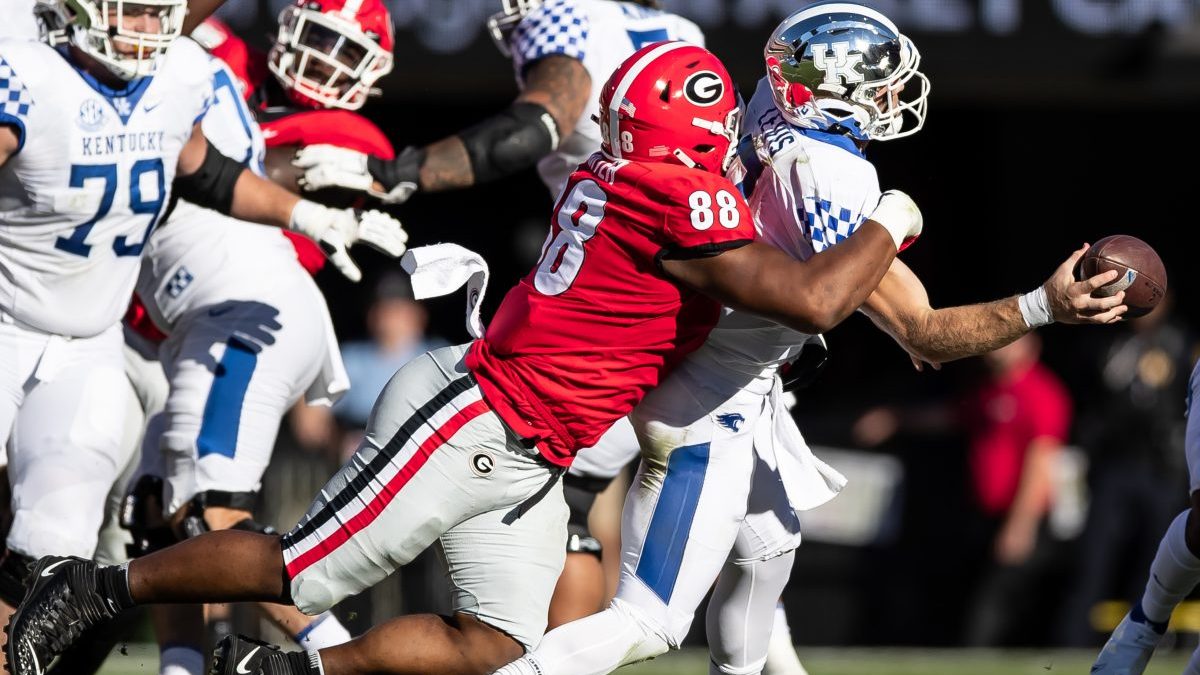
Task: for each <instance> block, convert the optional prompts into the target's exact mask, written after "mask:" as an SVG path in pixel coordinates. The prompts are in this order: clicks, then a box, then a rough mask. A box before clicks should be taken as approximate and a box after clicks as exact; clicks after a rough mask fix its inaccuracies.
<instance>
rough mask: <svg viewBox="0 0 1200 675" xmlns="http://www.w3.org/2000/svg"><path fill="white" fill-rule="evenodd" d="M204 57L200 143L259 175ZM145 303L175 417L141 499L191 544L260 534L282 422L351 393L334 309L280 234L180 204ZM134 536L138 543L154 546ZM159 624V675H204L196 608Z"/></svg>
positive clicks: (157, 423)
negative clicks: (233, 532) (206, 79)
mask: <svg viewBox="0 0 1200 675" xmlns="http://www.w3.org/2000/svg"><path fill="white" fill-rule="evenodd" d="M185 39H186V38H185ZM181 42H182V40H181ZM177 48H178V46H176V47H173V48H172V52H171V53H169V54H168V60H170V59H171V58H173V56H174V50H175V49H177ZM205 56H206V59H207V66H208V70H209V72H210V74H211V78H212V84H213V90H214V99H213V103H212V106H211V107H210V108H209V109H208V111H207V112H206V113H205V115H204V119H203V121H202V122H201V129H202V130H203V132H204V135H205V137H206V138H207V139H208V140H209V142H211V143H212V144H213V146H214V147H216V148H217V149H218V150H219V151H220V152H221V153H222V154H224V155H226V156H228V157H234V158H237V159H239V160H240V161H241V162H242V163H243V164H244V165H245V166H246V167H247V168H249V169H250V170H252V171H254V172H255V173H256V174H258V175H263V174H264V170H263V156H264V152H265V144H264V142H263V137H262V133H261V131H260V130H259V127H258V124H257V123H256V122H255V121H254V117H253V116H252V115H251V113H250V111H249V110H248V109H247V107H246V103H245V101H244V100H243V98H242V96H241V93H240V91H238V89H237V87H236V85H235V84H234V83H235V82H236V80H235V78H234V75H233V73H232V72H231V71H230V70H229V68H228V67H227V66H226V65H225V64H224V63H223V62H222V61H220V60H219V59H217V58H215V57H211V56H208V55H205ZM136 290H137V294H138V297H139V298H140V299H141V301H142V303H143V304H144V306H145V308H146V311H147V313H148V315H149V317H150V318H151V319H152V320H153V322H154V325H155V326H156V327H157V328H158V329H159V330H160V331H162V332H163V333H165V334H166V335H167V336H168V337H167V338H166V340H165V341H163V342H162V343H161V344H160V345H159V346H158V359H159V361H160V362H161V364H162V367H163V370H164V371H165V374H166V376H167V378H168V381H169V387H170V391H169V394H168V397H167V399H166V402H165V403H166V405H165V409H163V410H162V411H161V412H159V413H158V414H156V415H154V416H153V417H152V418H151V419H150V421H149V424H148V427H147V433H146V435H145V438H144V440H143V446H142V469H141V470H142V472H144V474H145V475H146V476H147V477H146V478H143V479H142V481H143V484H142V486H140V487H141V488H142V489H138V488H135V490H134V493H135V494H138V495H139V497H146V496H147V494H146V493H147V492H148V491H153V490H154V488H153V487H152V486H151V485H148V484H146V481H151V482H155V483H156V482H157V481H158V480H161V483H159V485H160V486H161V487H160V490H161V495H156V497H159V496H160V497H161V506H162V514H161V515H162V516H163V517H165V518H172V517H174V516H176V515H177V514H179V513H181V512H182V513H185V514H186V517H185V519H184V523H185V526H184V528H183V529H184V530H185V533H186V534H187V535H192V534H195V533H199V532H202V531H207V530H209V529H227V528H230V527H235V528H239V529H250V530H255V531H262V530H263V529H264V528H263V526H262V525H259V524H258V523H256V522H255V521H254V519H253V514H252V510H253V508H254V505H255V501H256V496H257V491H258V489H259V486H260V481H261V478H262V475H263V472H264V471H265V470H266V467H267V464H268V462H269V461H270V458H271V453H272V449H273V448H274V444H275V437H276V434H277V432H278V430H279V423H280V420H281V419H282V417H283V414H284V413H285V412H286V411H287V410H288V409H289V408H290V407H291V406H292V405H293V404H295V403H296V402H297V401H298V400H299V399H301V398H304V399H305V400H306V401H307V402H308V403H310V404H313V405H331V404H332V403H333V402H334V401H336V400H337V398H339V397H340V396H341V394H342V393H343V392H344V391H345V390H346V389H347V388H348V386H349V382H348V380H347V377H346V374H345V371H344V369H343V367H342V362H341V356H340V354H339V352H338V348H337V340H336V338H335V336H334V333H333V325H332V321H331V319H330V318H329V310H328V308H327V307H326V305H325V299H324V297H323V296H322V295H321V292H320V290H319V289H318V288H317V286H316V284H315V283H314V282H313V280H312V278H311V276H310V275H309V274H308V272H307V271H305V269H304V268H303V267H302V266H301V265H300V263H299V262H298V261H297V259H296V250H295V248H294V247H293V246H292V244H291V242H290V240H289V239H288V238H286V237H284V236H282V234H281V233H280V231H279V230H278V229H276V228H271V227H265V226H262V225H256V224H253V223H247V222H244V221H240V220H236V219H234V218H231V217H228V216H224V215H222V214H220V213H218V212H216V211H213V210H211V209H208V208H204V207H201V206H198V205H196V204H193V203H191V202H189V201H184V200H180V201H179V203H178V204H177V205H176V207H175V209H174V210H173V211H172V212H171V214H170V216H169V218H168V219H167V221H166V222H165V223H164V224H163V225H162V227H160V228H159V229H158V230H157V231H156V232H155V233H154V235H153V236H152V237H151V239H150V244H149V246H148V247H147V249H146V254H145V260H144V261H143V263H142V269H141V274H140V275H139V278H138V282H137V286H136ZM214 364H215V365H216V367H215V368H214V367H213V366H214ZM155 503H158V500H157V499H155ZM139 515H141V516H143V517H145V518H147V519H149V520H151V521H153V520H157V518H158V514H139ZM138 534H139V536H138V537H137V540H138V541H139V542H146V541H147V539H150V538H152V537H147V535H146V533H145V532H139V533H138ZM165 543H166V542H157V543H156V545H147V546H145V548H144V550H143V552H149V551H151V550H154V549H155V548H157V547H158V545H162V544H165ZM155 611H156V619H157V621H156V627H157V632H158V637H159V643H160V645H162V646H163V654H162V657H161V658H160V673H161V674H162V675H200V674H201V672H202V670H203V667H204V656H203V652H202V651H201V645H202V641H203V638H204V634H203V630H201V627H202V626H203V619H202V616H201V609H200V607H199V606H194V605H174V606H170V607H164V608H156V610H155ZM268 615H269V616H270V617H271V618H272V619H274V620H275V621H276V622H277V623H278V624H279V625H280V627H281V628H282V629H284V630H285V632H287V633H288V634H289V635H292V636H296V635H305V634H306V633H307V631H306V630H305V629H307V628H309V627H315V626H323V627H324V628H323V629H322V631H321V632H322V633H326V632H328V631H329V630H330V629H335V633H334V638H335V639H333V640H328V641H324V642H322V643H321V644H320V645H319V646H331V645H332V644H337V643H339V642H341V641H344V640H348V639H349V637H350V636H349V634H348V633H347V632H346V631H345V629H344V628H341V627H340V625H339V623H338V621H337V619H335V618H333V617H332V616H330V615H322V616H321V617H318V618H317V619H316V620H314V619H313V618H312V617H308V616H306V615H304V614H302V613H300V611H299V610H297V609H295V608H294V607H287V606H281V605H272V606H270V607H269V608H268ZM310 646H312V645H310Z"/></svg>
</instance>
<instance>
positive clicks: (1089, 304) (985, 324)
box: [863, 248, 1126, 365]
mask: <svg viewBox="0 0 1200 675" xmlns="http://www.w3.org/2000/svg"><path fill="white" fill-rule="evenodd" d="M1086 250H1087V249H1086V248H1083V249H1080V250H1078V251H1076V252H1074V253H1072V254H1071V256H1070V257H1069V258H1067V260H1065V261H1064V262H1063V263H1062V264H1061V265H1060V266H1059V267H1058V269H1057V270H1055V272H1054V274H1053V275H1052V276H1051V277H1050V279H1048V280H1047V281H1046V283H1045V284H1043V285H1042V287H1041V291H1042V293H1044V298H1045V304H1044V305H1043V308H1044V309H1045V311H1046V313H1047V314H1048V317H1047V316H1043V317H1042V319H1041V320H1040V323H1049V321H1050V320H1053V321H1061V322H1064V323H1101V324H1102V323H1112V322H1114V321H1117V320H1119V319H1120V317H1121V315H1122V314H1124V313H1125V309H1126V308H1125V306H1124V305H1122V304H1121V302H1122V300H1123V299H1124V294H1117V295H1114V296H1111V297H1108V298H1093V297H1091V293H1092V291H1094V290H1096V289H1097V288H1099V287H1101V286H1103V285H1105V284H1107V283H1109V282H1111V281H1113V280H1114V279H1115V278H1116V275H1117V272H1115V271H1110V272H1106V273H1104V274H1099V275H1096V276H1094V277H1092V278H1090V279H1086V280H1084V281H1075V279H1074V277H1073V272H1072V270H1073V269H1074V266H1075V263H1077V262H1078V260H1079V257H1080V256H1081V255H1083V252H1084V251H1086ZM1034 294H1038V295H1040V294H1039V293H1038V291H1035V292H1034ZM1027 302H1028V300H1027ZM1027 311H1028V309H1027ZM863 312H864V313H865V314H866V315H867V316H869V317H870V318H871V321H873V322H874V323H875V325H876V326H878V327H879V328H880V329H882V330H883V331H884V332H886V333H887V334H888V335H891V336H892V338H894V339H895V340H896V342H897V343H899V344H900V346H901V347H903V348H904V350H905V351H907V352H908V353H909V354H911V355H912V356H913V358H914V360H918V361H924V362H927V363H932V364H935V365H937V364H940V363H945V362H946V361H953V360H955V359H961V358H964V357H967V356H975V355H978V354H984V353H987V352H990V351H992V350H994V349H999V348H1000V347H1003V346H1004V345H1006V344H1008V343H1010V342H1012V341H1013V340H1016V339H1017V338H1018V337H1021V336H1022V335H1024V334H1025V333H1027V332H1029V331H1031V330H1033V329H1034V328H1035V327H1036V325H1037V324H1039V319H1038V318H1037V317H1036V316H1031V317H1029V318H1031V319H1033V320H1032V321H1027V319H1026V316H1025V313H1023V312H1022V311H1021V300H1020V298H1018V297H1016V296H1013V297H1009V298H1004V299H1003V300H995V301H993V302H983V303H978V304H974V305H963V306H960V307H947V308H942V309H934V308H933V307H932V306H930V303H929V294H928V293H927V292H926V290H925V286H924V284H922V283H921V280H920V279H919V278H917V275H916V274H915V273H913V271H912V270H911V269H909V267H908V266H907V265H905V264H904V263H903V262H901V261H899V260H897V261H895V262H893V263H892V267H891V269H889V270H888V273H887V274H885V275H884V277H883V281H881V282H880V283H879V288H877V289H876V290H875V292H874V293H872V294H871V297H870V298H868V299H867V302H866V304H864V305H863ZM1033 313H1034V314H1037V313H1038V310H1037V309H1036V308H1034V309H1033Z"/></svg>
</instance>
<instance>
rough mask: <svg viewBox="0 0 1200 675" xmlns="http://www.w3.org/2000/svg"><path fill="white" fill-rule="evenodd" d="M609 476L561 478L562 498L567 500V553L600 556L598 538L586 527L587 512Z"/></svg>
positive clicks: (608, 479)
mask: <svg viewBox="0 0 1200 675" xmlns="http://www.w3.org/2000/svg"><path fill="white" fill-rule="evenodd" d="M610 482H612V479H611V478H587V477H583V476H573V475H571V474H567V475H566V477H564V478H563V499H565V500H566V502H567V509H568V515H567V553H588V554H591V555H594V556H596V557H597V558H599V557H600V555H601V553H602V549H603V547H602V546H601V545H600V540H599V539H596V538H595V537H593V536H592V532H591V530H590V529H588V514H590V513H591V511H592V504H594V503H595V502H596V495H598V494H600V493H601V492H603V491H604V488H606V487H608V484H609V483H610Z"/></svg>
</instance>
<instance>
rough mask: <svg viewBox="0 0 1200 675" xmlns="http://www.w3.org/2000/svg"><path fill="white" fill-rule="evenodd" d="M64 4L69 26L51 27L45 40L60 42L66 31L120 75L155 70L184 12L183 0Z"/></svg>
mask: <svg viewBox="0 0 1200 675" xmlns="http://www.w3.org/2000/svg"><path fill="white" fill-rule="evenodd" d="M66 7H67V9H68V11H69V12H70V13H71V14H73V16H72V17H71V18H70V23H71V25H70V26H69V27H68V28H67V29H66V31H65V32H64V31H60V30H53V29H52V30H50V31H49V32H48V34H47V41H48V42H50V44H57V43H61V42H64V41H66V40H65V38H66V36H67V34H69V39H70V42H71V43H72V44H74V45H75V47H77V48H78V49H79V50H80V51H82V52H84V53H85V54H87V55H88V56H90V57H91V58H93V59H95V60H96V61H98V62H100V63H101V64H102V65H103V66H104V67H105V68H107V69H108V70H109V71H110V72H112V73H113V74H114V75H116V76H117V77H119V78H120V79H122V80H132V79H134V78H138V77H144V76H147V75H152V74H154V71H155V69H156V68H157V61H158V57H159V56H161V55H162V54H163V53H164V52H166V50H167V47H169V46H170V45H171V42H172V41H174V40H175V38H177V37H179V35H180V33H181V31H182V30H183V18H184V15H185V14H186V12H187V2H186V0H136V1H132V0H66Z"/></svg>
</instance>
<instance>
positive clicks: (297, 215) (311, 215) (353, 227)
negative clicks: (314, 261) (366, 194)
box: [291, 199, 408, 281]
mask: <svg viewBox="0 0 1200 675" xmlns="http://www.w3.org/2000/svg"><path fill="white" fill-rule="evenodd" d="M291 229H293V230H295V231H297V232H299V233H301V234H303V235H305V236H306V237H308V238H309V239H312V240H313V241H315V242H317V244H318V245H320V247H321V250H322V251H324V253H325V256H326V257H327V258H329V262H331V263H333V265H334V266H335V267H337V268H338V271H340V272H341V273H342V274H344V275H346V278H347V279H349V280H351V281H359V280H360V279H362V272H361V271H360V270H359V269H358V266H357V265H355V264H354V261H353V260H351V258H350V253H349V251H348V250H347V249H349V248H350V247H351V246H353V245H354V244H355V243H358V242H360V241H361V242H363V243H365V244H370V245H371V246H372V247H373V248H375V249H378V250H379V251H382V252H383V253H385V254H387V255H389V256H392V257H393V258H394V257H399V256H400V255H402V254H403V253H404V250H405V248H406V244H407V242H408V233H407V232H405V231H404V227H403V226H402V225H400V221H398V220H396V219H395V218H393V217H391V216H389V215H387V214H386V213H382V212H380V211H366V212H363V213H359V212H356V211H355V210H354V209H342V210H338V209H331V208H328V207H325V206H321V205H320V204H317V203H315V202H310V201H307V200H303V199H302V200H300V202H299V203H298V204H296V207H295V208H294V209H293V210H292V222H291Z"/></svg>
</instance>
